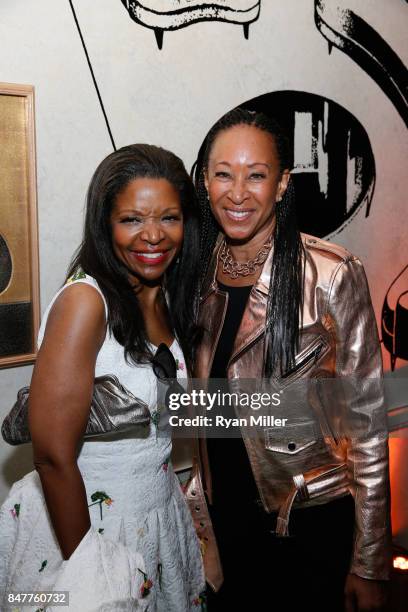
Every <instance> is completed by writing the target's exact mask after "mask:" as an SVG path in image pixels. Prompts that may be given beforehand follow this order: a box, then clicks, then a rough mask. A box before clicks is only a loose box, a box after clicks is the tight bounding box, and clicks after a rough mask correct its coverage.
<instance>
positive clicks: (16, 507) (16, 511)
mask: <svg viewBox="0 0 408 612" xmlns="http://www.w3.org/2000/svg"><path fill="white" fill-rule="evenodd" d="M10 512H11V516H12V517H13V518H15V519H17V518H18V517H19V514H20V504H14V508H11V509H10Z"/></svg>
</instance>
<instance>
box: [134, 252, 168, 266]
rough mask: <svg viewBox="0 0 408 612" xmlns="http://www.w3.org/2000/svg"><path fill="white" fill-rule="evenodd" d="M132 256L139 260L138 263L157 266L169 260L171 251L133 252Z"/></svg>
mask: <svg viewBox="0 0 408 612" xmlns="http://www.w3.org/2000/svg"><path fill="white" fill-rule="evenodd" d="M132 256H133V257H134V258H135V259H137V261H141V262H142V263H146V264H149V265H150V266H157V265H158V264H161V263H163V261H165V260H166V259H167V258H168V256H169V251H156V252H154V253H151V252H144V251H132Z"/></svg>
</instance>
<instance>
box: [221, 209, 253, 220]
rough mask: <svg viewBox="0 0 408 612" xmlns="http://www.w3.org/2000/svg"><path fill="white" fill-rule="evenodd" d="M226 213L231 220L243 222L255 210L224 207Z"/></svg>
mask: <svg viewBox="0 0 408 612" xmlns="http://www.w3.org/2000/svg"><path fill="white" fill-rule="evenodd" d="M224 211H225V214H226V216H227V217H228V219H230V220H231V221H235V222H237V223H242V222H243V221H246V220H247V219H249V217H250V216H251V215H252V214H253V212H254V211H253V210H231V209H230V208H224Z"/></svg>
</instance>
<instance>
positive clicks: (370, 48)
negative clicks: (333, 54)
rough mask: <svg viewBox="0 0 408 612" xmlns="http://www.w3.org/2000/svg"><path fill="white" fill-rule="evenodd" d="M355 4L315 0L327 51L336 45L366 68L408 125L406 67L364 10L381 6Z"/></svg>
mask: <svg viewBox="0 0 408 612" xmlns="http://www.w3.org/2000/svg"><path fill="white" fill-rule="evenodd" d="M355 4H356V3H355V2H353V1H351V0H334V1H333V0H315V21H316V26H317V27H318V29H319V30H320V32H321V33H322V35H323V36H324V37H325V38H326V39H327V40H328V42H329V51H330V50H331V48H332V45H335V46H336V47H338V48H339V49H341V50H342V51H344V53H347V55H349V56H350V57H351V58H352V59H353V60H354V61H355V62H356V63H357V64H358V65H359V66H360V67H361V68H362V69H363V70H365V72H367V74H369V75H370V77H371V78H372V79H374V81H376V83H377V85H379V86H380V87H381V89H382V90H383V92H384V93H385V95H386V96H388V98H389V99H390V100H391V102H392V103H393V104H394V106H395V108H396V109H397V111H398V112H399V114H400V115H401V117H402V119H403V121H404V122H405V123H406V125H407V126H408V70H407V68H406V67H405V66H404V64H403V63H402V61H401V60H400V58H399V57H398V55H397V54H396V52H395V51H394V49H393V48H392V46H391V44H389V42H387V41H386V40H384V38H383V37H382V36H381V35H380V34H379V33H378V32H376V30H374V28H373V27H372V26H371V25H370V24H369V23H368V22H367V21H366V19H367V18H368V19H369V15H365V12H367V11H368V12H369V11H370V10H378V8H379V9H380V10H382V9H383V8H384V7H383V5H381V4H380V5H379V6H377V7H375V6H374V7H373V5H372V4H373V3H371V7H370V6H367V5H369V4H370V3H366V5H364V3H363V4H362V3H361V2H360V3H358V5H357V6H354V5H355ZM374 4H375V3H374ZM350 5H352V7H353V10H352V8H350ZM357 11H358V12H357Z"/></svg>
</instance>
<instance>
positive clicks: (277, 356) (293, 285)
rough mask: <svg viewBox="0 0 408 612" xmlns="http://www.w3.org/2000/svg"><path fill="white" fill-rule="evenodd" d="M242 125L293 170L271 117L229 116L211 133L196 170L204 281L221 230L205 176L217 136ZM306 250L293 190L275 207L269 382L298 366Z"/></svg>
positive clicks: (268, 329) (266, 365) (268, 333)
mask: <svg viewBox="0 0 408 612" xmlns="http://www.w3.org/2000/svg"><path fill="white" fill-rule="evenodd" d="M237 125H250V126H253V127H256V128H258V129H260V130H262V131H264V132H267V133H268V134H270V135H271V136H272V138H273V139H274V142H275V145H276V149H277V153H278V158H279V163H280V170H281V172H283V171H284V170H285V169H290V166H291V162H290V152H289V145H288V140H287V138H286V136H285V134H284V132H283V130H282V128H281V127H280V126H279V124H278V123H277V122H276V121H275V120H274V119H272V118H271V117H269V116H267V115H265V114H263V113H256V112H253V111H249V110H245V109H243V108H235V109H233V110H232V111H230V112H228V113H227V114H225V115H224V116H223V117H221V119H220V120H219V121H217V123H216V124H215V125H214V126H213V127H212V128H211V130H210V131H209V132H208V134H207V136H206V138H205V140H204V143H203V145H202V147H201V149H200V151H199V153H198V157H197V160H196V162H195V164H194V166H193V169H192V175H193V178H194V182H195V185H196V189H197V193H198V199H199V202H200V212H201V278H202V279H203V278H204V276H205V274H206V271H207V268H208V264H209V262H210V259H211V255H212V253H213V250H214V246H215V242H216V239H217V235H218V233H219V231H220V228H219V226H218V224H217V222H216V221H215V218H214V216H213V214H212V212H211V208H210V204H209V201H208V197H207V191H206V189H205V185H204V173H205V171H206V169H207V167H208V160H209V156H210V153H211V149H212V146H213V144H214V141H215V139H216V138H217V136H218V134H219V133H220V132H222V131H224V130H228V129H230V128H232V127H234V126H237ZM302 254H303V245H302V241H301V238H300V233H299V230H298V228H297V221H296V212H295V203H294V190H293V186H292V184H291V181H289V185H288V188H287V190H286V192H285V194H284V196H283V198H282V200H281V201H280V202H278V203H277V205H276V229H275V236H274V253H273V261H272V269H271V283H270V287H269V296H268V304H267V313H266V338H265V363H264V374H265V376H267V377H269V376H271V374H272V373H273V372H274V371H275V369H276V368H277V366H279V367H280V370H281V372H282V371H283V370H286V369H287V368H288V367H290V366H291V365H292V364H293V362H294V357H295V353H296V351H297V349H298V345H299V313H300V311H301V307H302V302H303V270H302V268H303V262H304V258H303V257H302Z"/></svg>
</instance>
